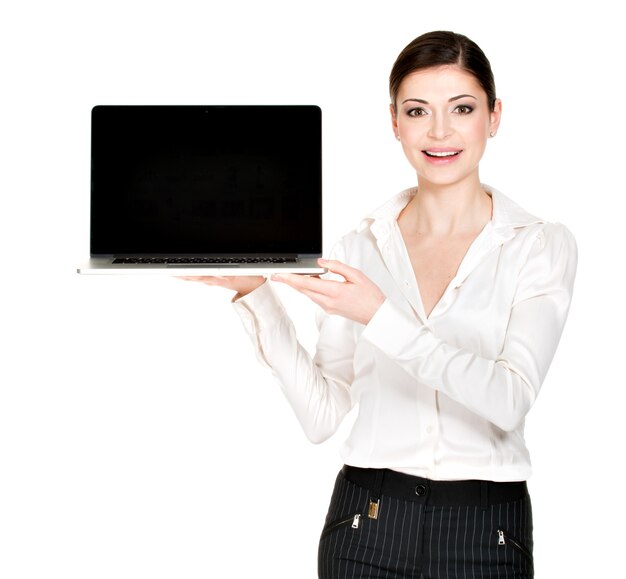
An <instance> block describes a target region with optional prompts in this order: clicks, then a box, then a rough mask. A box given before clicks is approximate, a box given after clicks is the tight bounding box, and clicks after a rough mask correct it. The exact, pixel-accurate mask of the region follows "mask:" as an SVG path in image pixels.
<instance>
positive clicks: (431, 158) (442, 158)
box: [422, 147, 463, 165]
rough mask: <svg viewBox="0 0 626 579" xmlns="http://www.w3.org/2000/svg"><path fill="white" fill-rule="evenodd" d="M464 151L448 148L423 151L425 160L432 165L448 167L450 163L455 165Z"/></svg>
mask: <svg viewBox="0 0 626 579" xmlns="http://www.w3.org/2000/svg"><path fill="white" fill-rule="evenodd" d="M462 152H463V149H456V148H452V147H447V148H445V149H444V148H439V147H437V148H432V149H423V150H422V155H424V159H426V161H427V162H428V163H430V164H431V165H447V164H449V163H454V161H456V160H457V159H458V158H459V156H460V155H461V153H462Z"/></svg>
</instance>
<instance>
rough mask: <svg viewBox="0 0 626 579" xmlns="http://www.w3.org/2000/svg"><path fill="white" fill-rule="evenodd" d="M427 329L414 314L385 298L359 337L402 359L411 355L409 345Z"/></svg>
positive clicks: (391, 355)
mask: <svg viewBox="0 0 626 579" xmlns="http://www.w3.org/2000/svg"><path fill="white" fill-rule="evenodd" d="M427 331H428V328H427V327H426V326H424V324H422V322H421V321H420V320H419V319H418V318H417V317H416V316H414V315H411V314H409V313H407V312H405V311H403V310H401V309H400V308H399V307H397V306H396V305H395V304H393V303H392V302H391V301H389V299H388V298H387V299H386V300H385V301H384V302H383V304H382V305H381V306H380V308H378V310H377V311H376V313H375V314H374V315H373V316H372V319H371V320H370V321H369V323H368V324H367V326H365V330H364V331H363V333H362V334H361V338H362V339H365V340H367V341H368V342H370V343H371V344H372V345H374V346H376V347H377V348H378V349H379V350H381V351H383V352H384V353H385V354H387V355H388V356H389V357H392V358H396V359H402V358H404V357H407V356H408V357H410V356H411V354H409V350H411V349H412V348H411V346H412V345H414V344H415V340H416V339H417V338H418V336H419V335H420V334H422V333H424V332H427Z"/></svg>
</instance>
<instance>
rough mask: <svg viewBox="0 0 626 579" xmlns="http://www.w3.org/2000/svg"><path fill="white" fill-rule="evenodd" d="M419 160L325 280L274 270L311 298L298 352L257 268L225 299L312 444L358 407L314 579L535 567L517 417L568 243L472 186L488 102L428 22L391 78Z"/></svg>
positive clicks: (554, 226) (543, 347)
mask: <svg viewBox="0 0 626 579" xmlns="http://www.w3.org/2000/svg"><path fill="white" fill-rule="evenodd" d="M390 94H391V106H390V110H391V122H392V127H393V131H394V134H395V136H396V138H397V139H398V141H399V142H400V144H401V145H402V148H403V150H404V153H405V155H406V157H407V159H408V161H409V163H410V164H411V165H412V166H413V168H414V169H415V171H416V173H417V183H418V184H417V187H416V188H412V189H408V190H406V191H403V192H402V193H400V194H399V195H397V196H396V197H394V198H392V199H391V200H390V201H389V202H388V203H386V204H385V205H383V206H382V207H381V208H380V209H378V210H377V211H375V212H374V213H372V214H371V215H370V216H369V217H368V218H367V219H365V220H364V221H362V223H361V224H360V226H359V227H358V228H357V229H356V230H355V231H353V232H351V233H350V234H348V235H346V236H345V237H344V238H343V239H342V240H341V241H340V242H339V243H338V244H337V245H336V247H335V248H334V250H333V256H332V259H331V260H328V261H324V260H321V261H320V264H321V265H323V266H324V267H326V268H328V270H329V272H330V274H329V275H328V276H326V279H320V278H316V277H308V276H298V275H275V276H272V280H274V281H275V282H280V283H285V284H288V285H290V286H291V287H293V288H295V289H296V290H298V291H301V292H302V293H303V294H305V295H306V296H308V297H309V298H311V299H312V300H313V301H314V302H315V303H317V304H319V305H320V306H321V308H322V309H323V310H324V313H323V314H322V315H321V316H320V320H319V331H320V336H319V341H318V346H317V350H316V354H315V357H314V358H313V359H312V358H311V357H310V356H309V355H308V354H307V352H306V351H305V350H304V349H303V348H302V347H301V346H300V344H299V343H298V342H297V340H296V337H295V333H294V329H293V326H292V323H291V321H290V320H289V318H288V316H287V315H286V313H285V311H284V309H283V308H282V306H281V304H280V302H279V300H278V298H277V297H276V295H275V293H274V292H273V290H272V287H271V285H270V283H265V280H264V279H263V278H202V279H201V281H204V282H205V283H208V284H209V285H220V286H223V287H227V288H231V289H233V290H236V291H237V292H238V293H237V295H236V296H235V298H234V299H233V301H234V304H235V307H236V308H237V310H238V311H239V313H240V314H241V316H242V318H243V320H244V324H245V325H246V327H247V328H248V331H249V333H250V335H251V337H252V339H253V341H254V343H255V344H256V348H257V355H258V357H259V359H260V360H261V361H262V362H263V363H265V364H266V365H268V366H269V367H270V368H271V369H272V371H273V372H274V374H275V375H276V376H277V377H278V379H279V380H280V381H281V383H282V386H283V389H284V391H285V394H286V395H287V397H288V399H289V401H290V403H291V405H292V406H293V408H294V410H295V412H296V414H297V416H298V418H299V420H300V422H301V424H302V426H303V428H304V430H305V432H306V434H307V435H308V437H309V438H310V439H311V440H312V441H313V442H321V441H323V440H325V439H326V438H328V437H329V436H331V435H332V434H333V433H334V432H335V430H336V429H337V427H338V425H339V424H340V422H341V420H342V419H343V417H344V416H345V415H346V414H347V412H348V411H349V410H350V409H351V408H352V406H353V405H354V404H357V403H358V404H359V414H358V417H357V419H356V421H355V424H354V427H353V429H352V432H351V434H350V436H349V438H348V440H347V441H346V443H345V444H344V446H343V448H342V457H343V459H344V461H345V464H346V466H344V468H343V469H342V471H341V472H340V473H339V475H338V477H337V481H336V484H335V489H334V493H333V496H332V499H331V503H330V508H329V511H328V515H327V518H326V525H325V527H324V530H323V532H322V536H321V540H320V546H319V575H320V577H324V578H325V577H383V576H384V577H416V578H418V577H424V578H431V577H432V578H437V577H475V576H480V577H532V576H533V565H532V545H533V541H532V516H531V505H530V499H529V496H528V491H527V487H526V482H525V481H526V479H527V478H528V476H529V475H530V461H529V456H528V452H527V449H526V447H525V444H524V437H523V431H524V417H525V416H526V413H527V412H528V410H529V409H530V407H531V406H532V404H533V402H534V401H535V398H536V396H537V394H538V392H539V389H540V386H541V384H542V382H543V380H544V378H545V375H546V373H547V371H548V367H549V366H550V363H551V361H552V358H553V356H554V353H555V350H556V347H557V344H558V342H559V339H560V336H561V333H562V330H563V326H564V324H565V320H566V317H567V313H568V310H569V306H570V301H571V295H572V287H573V283H574V277H575V272H576V263H577V249H576V243H575V240H574V238H573V236H572V234H571V233H570V232H569V230H568V229H567V228H566V227H565V226H563V225H561V224H559V223H549V222H546V221H544V220H542V219H539V218H537V217H535V216H533V215H531V214H529V213H528V212H526V211H525V210H524V209H522V208H521V207H520V206H519V205H517V204H516V203H514V202H513V201H512V200H511V199H509V198H508V197H506V196H505V195H503V194H502V193H500V192H499V191H497V190H496V189H494V188H492V187H489V186H487V185H484V184H482V183H481V182H480V179H479V171H478V164H479V161H480V159H481V157H482V155H483V152H484V150H485V147H486V143H487V140H488V139H489V138H492V137H494V136H495V135H496V134H497V131H498V126H499V123H500V117H501V111H502V105H501V102H500V100H499V99H497V98H496V96H495V87H494V81H493V75H492V72H491V68H490V64H489V62H488V60H487V58H486V57H485V55H484V54H483V53H482V51H481V50H480V48H479V47H478V46H477V45H476V44H475V43H473V42H472V41H471V40H469V39H468V38H466V37H464V36H462V35H459V34H454V33H451V32H432V33H428V34H424V35H423V36H420V37H418V38H417V39H415V40H414V41H413V42H411V43H410V44H409V45H408V46H407V47H406V48H405V49H404V50H403V51H402V52H401V54H400V55H399V56H398V59H397V61H396V63H395V64H394V66H393V69H392V72H391V76H390Z"/></svg>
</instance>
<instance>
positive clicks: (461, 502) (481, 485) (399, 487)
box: [341, 465, 528, 508]
mask: <svg viewBox="0 0 626 579" xmlns="http://www.w3.org/2000/svg"><path fill="white" fill-rule="evenodd" d="M341 472H342V474H343V476H344V477H345V478H346V479H347V480H349V481H350V482H352V483H354V484H356V485H358V486H360V487H363V488H366V489H368V490H369V491H370V494H371V499H372V500H374V501H376V500H378V499H379V498H380V496H381V495H386V496H390V497H395V498H398V499H402V500H406V501H414V502H419V503H422V504H427V505H433V506H435V505H436V506H455V507H456V506H460V507H462V506H481V507H482V508H486V507H487V506H490V505H494V504H499V503H508V502H513V501H517V500H520V499H522V498H525V497H528V487H527V485H526V481H515V482H494V481H483V480H460V481H434V480H430V479H427V478H422V477H419V476H412V475H409V474H404V473H401V472H397V471H394V470H390V469H377V468H359V467H356V466H349V465H345V466H344V467H343V468H342V469H341Z"/></svg>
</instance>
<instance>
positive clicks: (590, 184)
mask: <svg viewBox="0 0 626 579" xmlns="http://www.w3.org/2000/svg"><path fill="white" fill-rule="evenodd" d="M610 5H611V3H610V2H608V1H602V0H596V1H595V2H586V3H584V4H583V3H577V2H575V1H569V2H537V3H536V4H533V3H532V2H524V3H504V2H477V1H475V0H473V1H468V2H453V1H442V2H434V1H431V2H420V1H417V0H414V1H411V2H407V1H400V0H399V1H395V2H388V3H384V4H383V3H382V2H364V1H361V2H355V1H344V2H341V1H339V0H335V1H334V2H329V3H321V4H320V3H318V2H298V1H291V2H277V1H265V2H252V1H245V2H244V1H230V2H213V1H204V2H199V1H197V2H194V1H190V0H179V1H178V2H176V3H174V2H166V1H158V0H156V1H155V0H153V1H152V2H148V1H131V0H124V1H123V2H121V1H118V0H109V1H108V2H106V3H105V2H98V3H95V2H87V1H82V2H71V1H68V0H60V1H57V2H43V1H41V2H28V1H22V2H19V3H18V2H9V3H8V4H7V3H6V2H5V3H3V8H2V9H0V67H1V68H0V100H1V106H0V163H1V164H0V195H1V207H0V236H1V237H0V243H1V244H0V251H1V252H2V256H1V257H2V261H1V265H0V268H1V271H2V282H1V284H0V288H1V289H0V291H1V295H2V298H1V302H0V308H1V310H0V314H1V317H0V331H1V337H2V346H1V349H0V355H1V364H0V373H1V374H0V380H1V382H0V388H1V390H0V577H2V578H3V579H18V578H28V579H33V578H37V579H39V578H47V577H55V578H56V577H63V578H64V579H73V578H81V579H83V578H101V577H102V578H105V577H106V578H108V577H115V578H120V579H122V578H124V579H125V578H144V577H146V578H148V577H149V578H151V579H158V578H174V577H176V578H178V577H185V578H189V579H195V578H200V577H202V578H205V577H236V578H239V577H257V576H264V577H276V578H279V577H280V578H296V577H297V578H303V579H308V578H313V577H315V569H316V550H317V539H318V536H319V532H320V530H321V526H322V523H323V518H324V516H325V512H326V507H327V503H328V499H329V498H330V493H331V490H332V485H333V482H334V478H335V476H336V473H337V471H338V469H339V468H340V466H341V463H340V459H339V455H338V447H339V445H340V443H341V442H342V440H343V438H344V437H345V435H346V432H347V427H348V426H349V424H347V423H346V424H345V425H344V428H343V430H342V431H341V432H340V433H338V435H337V436H336V437H334V438H333V439H331V440H330V441H328V442H327V443H325V444H324V445H321V446H314V445H311V444H309V443H308V442H307V441H306V439H305V437H304V435H303V434H302V432H301V430H300V427H299V425H298V423H297V421H296V419H295V418H294V416H293V415H292V413H291V410H290V408H289V406H288V405H287V403H286V401H285V400H284V399H283V396H282V393H281V392H280V389H279V386H278V385H277V383H276V382H275V380H274V379H273V377H272V376H271V374H270V373H269V372H268V371H266V370H264V369H263V368H261V367H260V366H259V365H258V363H257V361H256V359H255V358H254V354H253V350H252V347H251V345H250V343H249V341H248V339H247V337H246V335H245V334H244V331H243V328H242V326H241V323H240V322H239V319H238V318H237V317H236V315H235V313H234V311H233V310H232V308H231V306H230V304H229V301H230V297H231V296H230V294H229V292H226V291H224V290H219V289H213V288H208V287H206V286H202V285H199V284H191V283H187V282H182V281H179V280H174V279H165V278H160V279H156V278H151V279H148V278H125V277H90V276H79V275H77V274H76V273H75V271H76V267H77V265H79V264H80V263H81V262H82V261H83V260H84V259H85V258H86V256H87V253H88V214H89V147H90V143H89V130H90V127H89V122H90V110H91V107H92V106H93V105H96V104H214V103H219V104H231V103H244V104H245V103H247V104H257V103H258V104H264V103H267V104H269V103H313V104H318V105H320V106H321V107H322V109H323V111H324V145H325V148H324V169H325V173H324V187H325V190H324V191H325V194H324V203H325V205H324V216H325V228H324V234H325V250H326V252H327V251H328V250H329V249H330V247H331V246H332V244H333V242H334V241H335V240H336V239H338V238H339V237H340V236H341V235H342V234H344V233H345V232H347V231H349V230H350V229H352V228H353V227H355V226H356V224H357V223H358V221H359V219H360V218H361V217H362V216H364V215H365V214H367V213H368V212H369V211H370V210H371V209H373V208H375V207H377V206H378V205H380V204H382V203H383V202H384V201H385V200H386V199H387V198H389V197H390V196H392V195H393V194H395V193H396V192H397V191H398V190H400V189H403V188H405V187H408V186H411V185H413V184H414V183H415V177H414V175H413V173H412V170H411V169H410V167H409V165H408V163H407V162H406V160H405V159H404V157H403V155H402V153H401V150H400V148H399V146H398V144H397V142H396V141H395V139H394V138H393V134H392V132H391V129H390V126H389V119H388V94H387V78H388V74H389V70H390V68H391V65H392V63H393V61H394V59H395V57H396V55H397V54H398V52H399V51H400V50H401V49H402V48H403V47H404V46H405V45H406V44H407V43H408V42H409V41H410V40H412V39H413V38H414V37H415V36H418V35H419V34H421V33H423V32H426V31H429V30H433V29H449V30H454V31H458V32H462V33H464V34H466V35H468V36H469V37H470V38H472V39H474V40H476V42H478V44H479V45H480V46H481V47H482V48H483V50H484V51H485V52H486V54H487V55H488V57H489V58H490V60H491V63H492V66H493V69H494V72H495V75H496V84H497V89H498V96H499V97H501V98H502V100H503V102H504V115H503V120H502V125H501V129H500V132H499V133H498V135H497V138H496V139H493V140H491V141H490V143H489V148H488V151H487V153H486V156H485V159H484V161H483V165H482V168H481V178H482V179H483V181H485V182H486V183H489V184H491V185H493V186H496V187H497V188H499V189H500V190H501V191H503V192H504V193H505V194H506V195H508V196H509V197H511V198H513V199H514V200H516V201H517V202H518V203H519V204H520V205H522V206H523V207H524V208H526V209H527V210H528V211H530V212H531V213H534V214H537V215H540V216H541V217H544V218H546V219H548V220H551V221H560V222H562V223H565V224H566V225H567V226H568V227H569V228H570V229H571V231H572V232H573V233H574V235H575V236H576V239H577V241H578V245H579V251H580V255H579V270H578V279H577V283H576V289H575V295H574V302H573V304H572V308H571V311H570V318H569V321H568V324H567V326H566V328H565V333H564V335H563V338H562V341H561V345H560V347H559V350H558V352H557V355H556V358H555V360H554V362H553V365H552V368H551V370H550V372H549V374H548V377H547V379H546V381H545V383H544V388H543V391H542V394H541V396H540V397H539V400H538V402H537V404H536V406H535V407H534V408H533V410H532V411H531V413H530V415H529V417H528V420H527V435H528V444H529V446H530V449H531V453H532V456H533V459H534V468H535V474H534V476H533V477H532V479H531V481H530V488H531V493H532V496H533V504H534V509H535V541H536V549H535V553H536V567H537V577H538V578H539V579H542V578H555V577H559V578H561V577H568V578H569V577H581V578H582V577H584V578H588V577H616V576H619V575H620V573H622V572H623V570H622V569H620V567H618V561H620V562H621V559H622V557H620V556H619V555H620V551H622V550H623V547H622V546H623V538H622V533H623V528H624V525H623V522H622V520H621V519H622V518H623V517H624V515H625V512H624V506H623V505H624V491H623V484H622V479H620V476H619V472H620V470H619V467H620V466H621V464H623V462H624V460H623V454H624V453H623V449H622V443H623V441H624V429H623V424H624V411H623V408H624V396H623V390H624V387H625V386H626V384H625V383H624V382H625V381H624V374H623V361H624V342H625V340H624V324H625V322H626V319H625V316H624V313H625V312H624V300H623V298H622V292H623V289H624V285H623V283H622V281H623V275H622V268H623V265H622V259H623V247H624V241H623V231H624V218H623V211H624V207H625V205H624V199H623V197H624V193H625V188H624V183H623V179H622V173H623V167H624V140H625V138H626V130H625V129H626V126H625V123H624V115H625V111H626V104H625V102H624V90H623V87H622V86H621V85H620V78H621V79H623V76H624V57H625V53H624V48H623V36H624V31H623V30H622V29H621V28H620V22H621V18H620V17H619V16H618V13H617V12H616V10H617V9H612V8H610ZM276 130H277V131H279V132H280V133H282V135H283V137H284V139H287V140H289V141H291V142H292V143H293V146H294V147H297V146H298V138H299V135H298V127H297V126H279V127H276ZM241 138H245V135H241ZM285 290H287V288H282V287H281V288H280V289H279V291H281V295H282V296H283V297H284V300H285V303H286V306H287V308H288V310H289V311H290V313H292V315H293V319H294V321H295V323H296V326H297V329H298V333H299V336H300V337H301V340H302V341H303V343H304V344H305V345H306V346H307V347H309V348H310V349H313V348H314V344H315V337H316V336H315V326H314V321H313V308H312V306H311V305H310V304H309V303H308V302H306V300H305V299H304V298H301V297H300V296H297V295H294V294H293V293H291V292H289V291H288V290H287V291H285Z"/></svg>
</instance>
